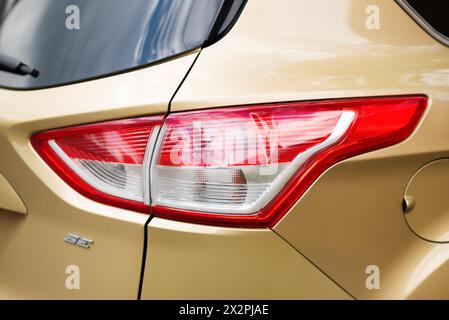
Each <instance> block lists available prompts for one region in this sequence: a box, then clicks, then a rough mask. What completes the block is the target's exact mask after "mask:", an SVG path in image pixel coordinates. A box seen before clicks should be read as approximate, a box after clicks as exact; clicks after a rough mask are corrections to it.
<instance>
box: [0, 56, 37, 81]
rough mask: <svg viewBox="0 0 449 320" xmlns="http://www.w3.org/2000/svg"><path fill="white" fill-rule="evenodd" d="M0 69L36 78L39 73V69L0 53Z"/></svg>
mask: <svg viewBox="0 0 449 320" xmlns="http://www.w3.org/2000/svg"><path fill="white" fill-rule="evenodd" d="M0 70H3V71H7V72H11V73H14V74H20V75H23V76H25V75H27V74H29V75H30V76H32V77H34V78H36V77H37V76H38V75H39V71H37V70H36V69H34V68H32V67H30V66H29V65H27V64H25V63H23V62H22V61H20V60H19V59H16V58H14V57H11V56H8V55H7V54H4V53H0Z"/></svg>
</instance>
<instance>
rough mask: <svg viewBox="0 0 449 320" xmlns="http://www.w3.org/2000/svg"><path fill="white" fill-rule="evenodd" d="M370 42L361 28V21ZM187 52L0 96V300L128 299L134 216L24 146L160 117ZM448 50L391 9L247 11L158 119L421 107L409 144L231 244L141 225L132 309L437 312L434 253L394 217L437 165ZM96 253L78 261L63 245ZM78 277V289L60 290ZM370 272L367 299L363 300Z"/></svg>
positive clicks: (386, 1)
mask: <svg viewBox="0 0 449 320" xmlns="http://www.w3.org/2000/svg"><path fill="white" fill-rule="evenodd" d="M368 5H375V6H378V7H379V9H380V11H379V12H380V28H379V29H375V30H368V29H367V28H366V24H365V22H366V17H367V13H366V7H367V6H368ZM197 54H198V52H193V53H191V54H189V55H186V56H184V57H181V58H178V59H174V60H172V61H169V62H166V63H163V64H159V65H156V66H153V67H150V68H145V69H141V70H139V71H133V72H129V73H125V74H122V75H118V76H114V77H109V78H104V79H99V80H94V81H89V82H85V83H80V84H75V85H69V86H63V87H58V88H52V89H45V90H35V91H24V92H21V91H11V90H1V91H0V111H1V112H0V114H1V118H0V150H1V152H2V158H1V159H0V173H1V174H3V175H4V176H5V179H6V180H7V181H9V183H10V184H11V186H12V188H13V189H14V190H15V191H16V192H17V194H18V195H19V196H20V198H21V199H22V201H23V203H24V205H25V206H26V209H27V211H28V214H27V215H20V214H17V213H14V212H11V211H7V210H2V209H0V298H17V297H22V298H38V297H39V298H40V297H43V298H128V299H134V298H135V297H136V296H137V291H138V286H139V281H138V280H139V277H140V271H141V270H140V268H141V260H142V253H143V242H144V233H143V228H144V225H145V223H146V221H147V218H148V216H146V215H142V214H139V213H133V212H130V211H127V210H122V209H117V208H113V207H110V206H106V205H102V204H99V203H95V202H94V201H91V200H88V199H86V198H84V197H83V196H81V195H79V194H78V193H77V192H76V191H74V190H73V189H71V188H70V187H69V186H67V185H66V184H65V183H64V182H63V181H62V180H61V179H59V178H58V176H57V175H56V174H55V173H53V172H52V171H51V169H50V168H48V166H46V165H45V163H44V162H43V161H42V160H41V159H40V158H39V156H38V155H37V154H36V153H35V152H34V150H33V149H32V147H31V145H30V143H29V136H30V135H31V134H32V133H33V132H36V131H41V130H46V129H50V128H55V127H61V126H67V125H75V124H81V123H87V122H94V121H104V120H108V119H115V118H122V117H132V116H137V115H143V114H156V113H164V112H166V110H167V105H168V101H169V100H170V98H171V96H172V95H173V93H174V92H175V90H176V87H177V86H178V84H179V83H180V82H181V80H182V79H183V77H184V75H185V74H186V72H187V70H188V69H189V68H190V66H191V65H192V63H193V62H194V59H195V57H197ZM448 70H449V48H447V47H444V46H443V45H442V44H440V43H438V42H437V41H435V40H434V39H433V38H431V37H430V36H429V35H428V34H427V33H426V32H424V31H423V30H422V29H420V27H419V26H418V25H417V24H416V23H415V22H414V21H413V20H412V19H411V18H410V17H408V16H407V15H406V14H405V13H404V12H403V10H402V9H401V8H400V7H399V6H398V5H397V4H396V3H395V2H394V1H392V0H371V1H366V0H339V1H326V0H316V1H306V0H283V1H274V0H249V1H248V4H247V5H246V7H245V9H244V10H243V12H242V14H241V16H240V18H239V20H238V21H237V23H236V25H235V26H234V28H233V29H232V30H231V31H230V32H229V34H228V35H226V37H224V38H223V39H222V40H220V41H219V42H218V43H216V44H214V45H213V46H210V47H208V48H205V49H203V50H202V51H201V53H200V54H199V56H198V59H197V60H196V62H195V64H194V65H193V68H192V70H191V71H190V72H189V75H188V77H187V78H186V80H185V81H184V83H183V84H182V86H181V88H180V90H179V91H178V92H177V94H176V96H175V97H174V100H173V101H172V103H171V111H173V112H176V111H183V110H194V109H199V108H207V107H214V106H231V105H242V104H247V103H263V102H273V101H275V102H277V101H300V100H313V99H326V98H339V97H358V96H360V97H362V96H382V95H398V94H416V93H419V94H427V95H428V96H429V97H430V101H431V104H430V106H429V108H428V111H427V113H426V115H425V117H424V119H423V121H422V122H421V124H420V126H419V128H418V129H417V130H416V132H415V133H414V134H413V135H412V137H410V138H409V139H407V141H405V142H403V143H401V144H399V145H397V146H393V147H390V148H385V149H382V150H379V151H375V152H371V153H368V154H365V155H361V156H358V157H354V158H352V159H349V160H347V161H344V162H342V163H339V164H337V165H335V166H333V167H332V168H330V169H329V170H327V172H325V173H324V174H323V175H322V176H321V177H320V178H319V179H318V180H317V181H316V182H315V183H314V185H313V186H312V187H311V188H310V189H309V190H308V192H307V193H306V194H305V195H304V196H303V197H302V199H301V200H300V201H299V202H298V203H297V204H296V205H295V206H294V207H293V208H291V210H290V211H289V213H288V214H287V215H286V216H285V217H284V218H283V219H282V220H281V221H280V222H279V223H278V224H277V225H276V226H275V228H274V231H272V230H268V229H260V230H254V229H237V228H222V227H214V226H202V225H195V224H189V223H184V222H176V221H168V220H165V219H160V218H152V219H151V221H150V223H149V224H148V226H147V231H148V239H147V241H148V242H147V251H146V257H147V258H146V263H145V270H144V281H143V286H142V298H335V299H347V298H351V297H355V298H394V299H399V298H417V297H425V298H434V297H439V298H444V297H449V294H448V291H447V288H446V286H445V283H447V281H448V280H449V279H448V278H449V271H448V267H449V263H448V261H449V257H448V254H447V252H448V247H447V245H446V244H435V243H431V242H428V241H425V240H423V239H421V238H419V237H417V236H416V235H415V234H414V233H413V232H412V231H411V230H410V229H409V227H408V226H407V224H406V221H405V219H404V217H403V213H402V208H401V205H402V197H403V195H404V192H405V189H406V186H407V183H408V181H409V180H410V179H411V177H412V176H413V174H414V173H415V172H416V171H417V170H418V169H419V168H420V167H422V166H424V165H425V164H426V163H428V162H430V161H432V160H434V159H437V158H441V157H448V156H449V147H448V146H447V139H448V138H449V127H448V126H447V125H446V124H447V119H448V116H449V109H448V107H449V95H448V92H449V88H448V86H449V84H448V82H447V78H448V75H449V72H448ZM69 232H73V233H76V234H79V235H81V236H85V237H88V238H92V239H94V240H95V242H94V244H93V246H92V248H90V249H88V250H85V249H82V248H78V247H75V246H71V245H69V244H66V243H64V242H63V237H64V235H65V234H66V233H69ZM71 264H75V265H79V266H80V270H81V273H82V274H81V289H80V290H67V289H66V288H65V279H66V277H67V274H65V268H66V266H67V265H71ZM369 265H377V266H379V268H380V277H381V282H380V284H381V288H380V290H369V289H367V287H366V285H365V281H366V278H367V276H368V275H367V274H366V273H365V271H366V267H367V266H369Z"/></svg>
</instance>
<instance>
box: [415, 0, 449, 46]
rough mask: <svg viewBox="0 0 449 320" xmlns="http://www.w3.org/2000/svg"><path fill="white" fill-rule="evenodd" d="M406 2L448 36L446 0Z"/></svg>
mask: <svg viewBox="0 0 449 320" xmlns="http://www.w3.org/2000/svg"><path fill="white" fill-rule="evenodd" d="M407 3H408V4H409V5H410V6H411V7H412V8H413V9H414V10H415V11H416V12H417V13H418V14H419V15H420V16H421V17H422V18H423V19H424V20H425V21H426V22H427V23H428V24H429V25H430V26H431V27H432V28H433V29H435V30H436V31H437V32H439V33H441V34H442V35H443V36H445V37H448V38H449V1H448V0H407Z"/></svg>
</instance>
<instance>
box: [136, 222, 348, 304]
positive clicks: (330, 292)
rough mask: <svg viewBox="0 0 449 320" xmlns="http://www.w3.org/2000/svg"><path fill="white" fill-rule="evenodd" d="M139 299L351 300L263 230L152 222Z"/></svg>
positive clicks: (296, 253)
mask: <svg viewBox="0 0 449 320" xmlns="http://www.w3.org/2000/svg"><path fill="white" fill-rule="evenodd" d="M146 260H147V262H146V268H145V274H144V286H143V290H142V299H299V298H301V299H352V297H351V296H350V295H349V294H348V293H346V292H345V291H344V290H343V289H341V288H340V287H338V285H336V284H335V283H334V282H333V281H332V280H331V279H329V278H328V277H326V275H324V274H323V273H322V272H321V271H320V270H319V269H317V268H316V267H315V266H314V265H313V264H311V263H310V262H309V261H308V260H307V259H306V258H304V257H303V256H302V255H300V254H298V252H297V251H296V250H295V249H294V248H292V247H291V246H290V245H289V244H287V243H286V242H285V241H284V240H282V239H281V238H280V237H279V236H278V235H276V234H275V233H274V232H272V231H271V230H268V229H261V230H258V229H254V230H248V229H239V228H222V227H214V226H204V225H195V224H189V223H184V222H177V221H170V220H165V219H159V218H153V219H152V220H151V222H150V225H149V227H148V250H147V259H146Z"/></svg>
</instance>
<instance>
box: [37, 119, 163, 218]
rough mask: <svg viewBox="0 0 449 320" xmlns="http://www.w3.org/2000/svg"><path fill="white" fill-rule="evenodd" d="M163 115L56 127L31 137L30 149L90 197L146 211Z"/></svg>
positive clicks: (114, 204)
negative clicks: (152, 160)
mask: <svg viewBox="0 0 449 320" xmlns="http://www.w3.org/2000/svg"><path fill="white" fill-rule="evenodd" d="M162 120H163V116H156V117H145V118H136V119H129V120H118V121H110V122H105V123H98V124H90V125H82V126H78V127H71V128H63V129H56V130H51V131H46V132H42V133H38V134H36V135H34V136H33V137H32V143H33V146H34V148H35V149H36V150H37V151H38V153H39V154H40V155H41V157H42V158H43V159H44V160H45V161H46V162H47V163H48V164H49V165H50V167H51V168H52V169H53V170H55V171H56V173H57V174H59V176H60V177H61V178H63V179H64V180H65V181H66V182H67V183H68V184H69V185H71V186H72V187H73V188H74V189H76V190H78V191H79V192H80V193H82V194H83V195H85V196H86V197H88V198H91V199H93V200H96V201H99V202H102V203H106V204H109V205H113V206H118V207H121V208H125V209H131V210H136V211H140V212H149V210H150V208H149V206H148V205H147V204H146V203H148V201H145V199H148V196H147V195H146V193H148V190H149V189H148V188H149V185H148V181H149V176H148V172H149V164H148V159H149V158H150V156H151V154H150V153H151V145H150V146H149V144H151V141H153V142H154V139H155V138H156V136H157V133H158V131H159V127H160V125H161V123H162Z"/></svg>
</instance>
